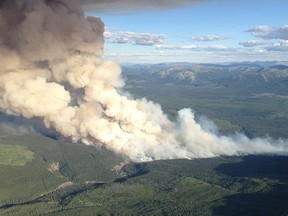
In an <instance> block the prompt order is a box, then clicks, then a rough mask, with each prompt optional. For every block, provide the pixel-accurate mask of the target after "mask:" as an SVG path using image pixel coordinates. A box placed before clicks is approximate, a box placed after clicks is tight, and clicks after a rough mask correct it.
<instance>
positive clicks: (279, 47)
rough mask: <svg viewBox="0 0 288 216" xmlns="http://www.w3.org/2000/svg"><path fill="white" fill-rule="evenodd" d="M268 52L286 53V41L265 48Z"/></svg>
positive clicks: (287, 48) (287, 45)
mask: <svg viewBox="0 0 288 216" xmlns="http://www.w3.org/2000/svg"><path fill="white" fill-rule="evenodd" d="M266 49H267V50H268V51H279V52H287V51H288V40H282V41H280V42H279V43H277V44H274V45H272V46H268V47H266Z"/></svg>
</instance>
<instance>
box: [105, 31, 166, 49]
mask: <svg viewBox="0 0 288 216" xmlns="http://www.w3.org/2000/svg"><path fill="white" fill-rule="evenodd" d="M104 36H105V39H106V41H108V42H112V43H118V44H128V43H129V44H133V45H141V46H154V45H158V44H163V43H164V41H165V39H166V37H165V35H164V34H152V33H136V32H121V31H118V32H117V31H114V32H113V31H106V32H105V33H104Z"/></svg>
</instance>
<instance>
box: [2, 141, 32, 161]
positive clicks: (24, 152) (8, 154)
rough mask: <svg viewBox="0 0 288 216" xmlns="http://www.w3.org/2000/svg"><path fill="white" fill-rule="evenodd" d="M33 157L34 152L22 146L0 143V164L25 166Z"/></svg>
mask: <svg viewBox="0 0 288 216" xmlns="http://www.w3.org/2000/svg"><path fill="white" fill-rule="evenodd" d="M33 159H34V153H33V152H31V151H29V150H28V149H27V148H25V147H24V146H19V145H18V146H16V145H14V146H12V145H7V144H0V164H1V165H10V166H25V165H26V164H27V163H28V162H31V161H32V160H33Z"/></svg>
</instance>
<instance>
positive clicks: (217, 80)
mask: <svg viewBox="0 0 288 216" xmlns="http://www.w3.org/2000/svg"><path fill="white" fill-rule="evenodd" d="M122 68H123V73H124V75H125V76H126V78H127V79H129V80H134V79H135V80H138V81H139V80H142V81H149V82H161V83H173V84H193V85H197V86H201V85H211V84H213V85H218V86H230V85H233V86H235V85H236V86H237V85H243V83H245V85H262V84H267V83H273V82H283V81H284V82H288V63H287V62H243V63H229V64H195V63H162V64H137V65H124V66H122Z"/></svg>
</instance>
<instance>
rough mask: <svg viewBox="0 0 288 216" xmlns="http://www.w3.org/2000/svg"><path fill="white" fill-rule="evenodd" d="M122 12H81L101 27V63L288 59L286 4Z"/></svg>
mask: <svg viewBox="0 0 288 216" xmlns="http://www.w3.org/2000/svg"><path fill="white" fill-rule="evenodd" d="M120 2H121V1H120ZM191 2H192V1H191ZM124 3H125V1H123V4H124ZM148 6H149V5H147V7H148ZM123 8H124V9H123ZM123 8H121V9H115V8H114V9H110V10H106V11H105V12H103V11H102V12H101V11H100V12H88V13H87V15H93V16H98V17H101V18H102V20H103V21H104V23H105V26H106V32H105V37H106V43H105V57H104V58H105V59H106V60H114V61H117V62H119V63H124V62H129V63H158V62H184V61H185V62H202V63H204V62H205V63H215V62H234V61H267V60H277V61H288V57H287V56H288V12H287V9H288V1H287V0H274V1H272V0H250V1H249V0H242V1H236V0H202V1H198V2H195V3H192V4H189V5H185V6H179V5H178V6H177V7H174V8H171V7H170V8H165V9H163V8H158V7H157V8H153V7H151V8H149V7H148V9H145V10H144V9H143V10H141V9H139V8H138V9H135V8H133V7H127V8H125V7H123ZM108 9H109V8H108Z"/></svg>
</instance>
